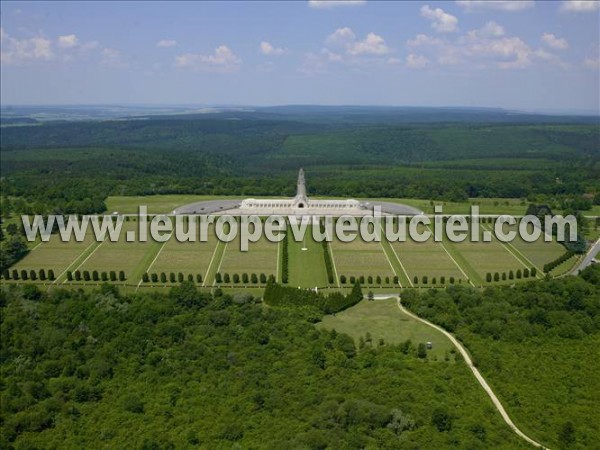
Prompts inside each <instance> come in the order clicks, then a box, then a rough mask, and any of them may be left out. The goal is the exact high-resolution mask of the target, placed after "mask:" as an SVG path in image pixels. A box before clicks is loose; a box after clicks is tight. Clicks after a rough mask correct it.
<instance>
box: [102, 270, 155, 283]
mask: <svg viewBox="0 0 600 450" xmlns="http://www.w3.org/2000/svg"><path fill="white" fill-rule="evenodd" d="M111 273H112V272H111ZM142 281H143V282H144V283H147V282H148V281H150V277H149V276H148V272H144V275H142Z"/></svg>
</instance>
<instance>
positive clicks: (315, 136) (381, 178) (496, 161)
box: [0, 107, 600, 214]
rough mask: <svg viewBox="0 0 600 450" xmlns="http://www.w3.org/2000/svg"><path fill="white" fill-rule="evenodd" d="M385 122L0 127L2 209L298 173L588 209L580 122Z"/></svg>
mask: <svg viewBox="0 0 600 450" xmlns="http://www.w3.org/2000/svg"><path fill="white" fill-rule="evenodd" d="M394 114H395V115H394ZM394 114H391V113H390V112H389V111H386V110H385V109H383V110H377V111H371V110H368V109H367V110H360V109H359V110H352V109H351V110H349V111H344V112H343V113H339V114H337V115H335V114H329V113H328V112H327V110H323V111H321V110H318V109H317V110H311V109H310V108H309V109H308V110H306V108H305V109H302V108H300V107H298V108H295V109H293V108H292V110H290V111H288V110H286V109H285V108H284V109H283V110H281V109H277V108H275V109H268V108H267V109H265V110H261V111H258V112H255V113H239V112H238V113H235V112H228V113H220V114H203V115H202V114H201V115H173V116H148V117H138V118H135V119H134V118H130V119H127V120H123V119H120V120H116V119H112V120H104V121H78V122H76V121H50V122H45V123H39V124H35V125H31V126H4V127H3V128H2V139H1V146H0V162H1V163H2V164H1V172H0V173H1V176H2V178H1V181H0V188H1V190H2V195H3V197H4V199H3V202H2V208H3V210H6V209H12V210H14V211H17V212H19V213H33V212H35V213H52V212H62V213H80V214H84V213H96V212H103V211H105V209H106V205H105V203H104V200H105V199H106V197H107V196H108V195H151V194H205V195H236V196H248V195H256V196H259V195H282V196H291V195H293V193H294V186H295V176H296V174H297V171H298V168H299V167H304V168H305V169H306V171H307V176H308V179H309V183H308V189H309V195H323V196H344V197H358V198H381V197H387V198H424V199H436V200H448V201H450V200H452V201H461V200H466V199H467V198H469V197H510V198H526V199H529V200H530V201H539V202H545V203H553V204H561V203H564V202H565V200H569V201H578V202H582V205H583V206H584V207H588V208H589V207H590V206H591V205H592V204H593V203H595V204H599V203H600V186H599V183H598V180H599V179H600V162H599V157H598V156H599V155H598V151H599V150H598V149H599V148H600V133H599V132H598V126H597V123H594V121H593V120H592V119H590V118H587V119H582V118H579V119H577V118H568V117H564V118H556V117H550V116H549V117H547V118H546V122H543V117H541V116H536V117H529V116H523V117H517V118H514V119H513V122H509V121H508V119H507V117H510V116H501V117H500V116H499V115H498V114H495V115H494V114H492V113H490V112H480V114H479V115H478V116H477V114H475V113H474V112H472V111H471V112H470V113H469V114H470V115H469V114H467V113H466V112H460V111H458V112H454V114H455V115H454V116H453V115H452V113H451V112H448V111H443V110H440V111H438V115H437V116H436V115H435V114H434V112H433V111H422V112H420V113H419V112H414V111H413V112H412V113H407V112H396V113H394ZM411 114H412V115H411ZM476 117H479V120H477V119H476ZM499 117H500V118H499ZM513 117H514V116H513ZM433 118H437V121H432V120H433ZM453 118H454V119H453ZM466 118H470V119H471V120H472V121H471V122H465V119H466ZM485 120H488V122H485ZM561 120H562V122H561ZM9 198H10V199H16V200H14V201H10V200H8V199H9Z"/></svg>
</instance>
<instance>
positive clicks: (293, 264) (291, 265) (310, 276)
mask: <svg viewBox="0 0 600 450" xmlns="http://www.w3.org/2000/svg"><path fill="white" fill-rule="evenodd" d="M303 249H306V250H303ZM288 261H289V262H288V277H289V278H288V284H289V286H298V287H304V288H309V287H325V286H328V285H329V282H328V281H329V280H328V279H327V268H326V267H325V255H324V252H323V244H322V243H321V242H316V241H315V240H314V238H313V231H312V226H308V227H307V228H306V233H305V234H304V240H302V241H301V242H296V241H295V239H294V237H293V234H292V233H291V231H288ZM336 284H337V283H336Z"/></svg>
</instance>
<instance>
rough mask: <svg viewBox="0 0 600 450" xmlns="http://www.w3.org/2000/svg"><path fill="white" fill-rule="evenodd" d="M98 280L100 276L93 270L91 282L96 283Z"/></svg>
mask: <svg viewBox="0 0 600 450" xmlns="http://www.w3.org/2000/svg"><path fill="white" fill-rule="evenodd" d="M99 279H100V275H99V274H98V271H97V270H94V271H93V272H92V280H94V281H98V280H99Z"/></svg>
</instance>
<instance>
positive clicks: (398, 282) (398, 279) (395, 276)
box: [394, 275, 400, 284]
mask: <svg viewBox="0 0 600 450" xmlns="http://www.w3.org/2000/svg"><path fill="white" fill-rule="evenodd" d="M394 284H400V278H398V275H394Z"/></svg>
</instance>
